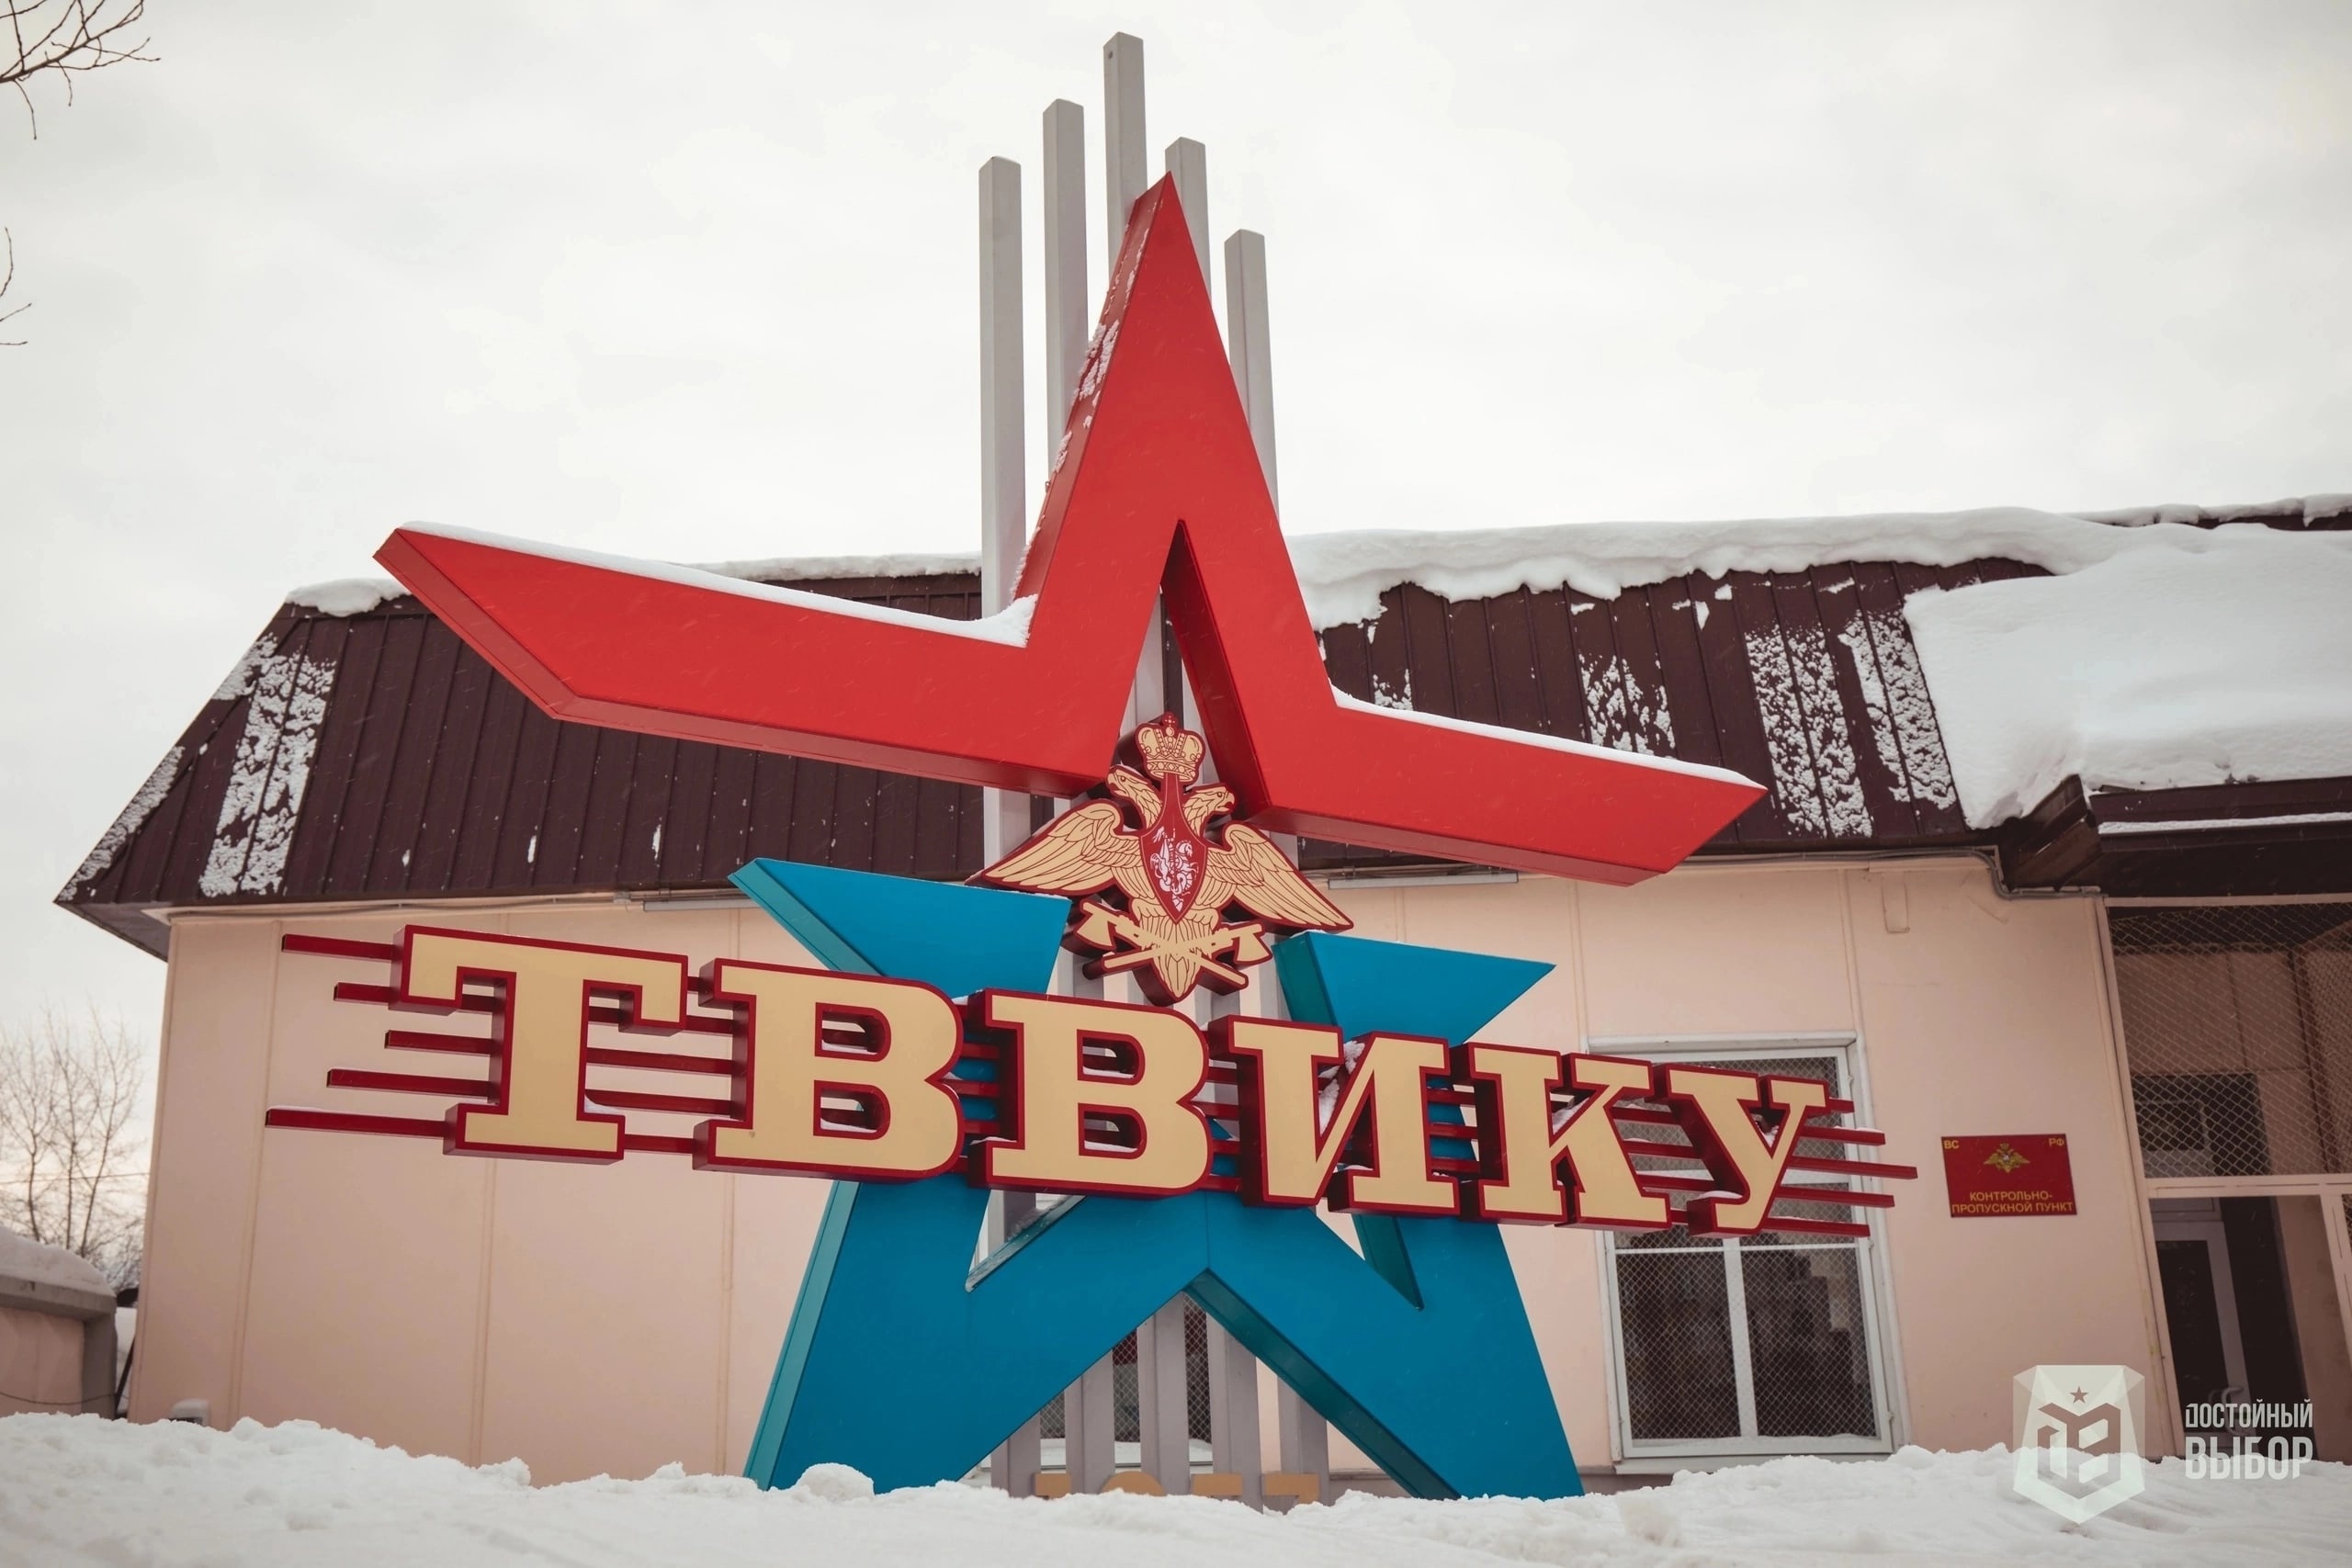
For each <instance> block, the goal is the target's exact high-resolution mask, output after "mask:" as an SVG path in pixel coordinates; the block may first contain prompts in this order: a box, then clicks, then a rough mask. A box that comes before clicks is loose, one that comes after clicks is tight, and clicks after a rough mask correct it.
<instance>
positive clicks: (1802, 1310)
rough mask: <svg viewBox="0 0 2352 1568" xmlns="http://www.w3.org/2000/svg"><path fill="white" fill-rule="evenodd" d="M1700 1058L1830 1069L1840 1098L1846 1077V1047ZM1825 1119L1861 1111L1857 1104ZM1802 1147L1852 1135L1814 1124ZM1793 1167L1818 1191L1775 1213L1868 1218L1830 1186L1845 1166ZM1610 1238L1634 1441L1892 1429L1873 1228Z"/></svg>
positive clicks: (1729, 1443)
mask: <svg viewBox="0 0 2352 1568" xmlns="http://www.w3.org/2000/svg"><path fill="white" fill-rule="evenodd" d="M1675 1060H1676V1061H1677V1062H1678V1063H1687V1062H1689V1059H1688V1058H1683V1057H1676V1058H1675ZM1689 1065H1694V1066H1713V1067H1724V1068H1728V1069H1731V1070H1734V1071H1737V1072H1743V1073H1755V1074H1775V1075H1779V1076H1781V1077H1811V1078H1820V1079H1822V1080H1824V1081H1825V1082H1826V1083H1827V1084H1828V1085H1829V1091H1830V1094H1831V1096H1832V1097H1833V1098H1834V1099H1840V1100H1842V1099H1844V1098H1845V1097H1846V1094H1847V1092H1848V1086H1847V1082H1846V1074H1845V1064H1844V1060H1843V1057H1842V1055H1839V1054H1838V1053H1835V1052H1825V1053H1822V1054H1818V1055H1815V1054H1811V1053H1805V1054H1797V1053H1790V1054H1787V1055H1770V1056H1767V1055H1739V1056H1728V1055H1727V1056H1723V1057H1710V1058H1708V1059H1706V1060H1704V1061H1702V1062H1695V1063H1690V1064H1689ZM1663 1109H1664V1108H1663V1107H1658V1108H1657V1110H1661V1111H1662V1110H1663ZM1823 1120H1826V1121H1828V1122H1831V1123H1832V1124H1835V1125H1840V1126H1844V1125H1850V1124H1851V1122H1852V1118H1851V1117H1850V1116H1846V1115H1840V1116H1837V1117H1835V1118H1825V1119H1823ZM1642 1136H1643V1137H1644V1138H1645V1139H1646V1140H1650V1141H1653V1142H1655V1143H1657V1144H1679V1143H1684V1142H1685V1140H1684V1139H1683V1137H1682V1134H1681V1133H1680V1131H1679V1129H1677V1128H1672V1127H1668V1126H1667V1125H1665V1124H1663V1123H1662V1122H1657V1123H1649V1124H1645V1125H1644V1127H1643V1129H1642ZM1798 1152H1799V1155H1800V1156H1801V1157H1816V1158H1825V1159H1827V1158H1837V1157H1839V1156H1850V1155H1851V1152H1852V1151H1851V1150H1850V1149H1849V1147H1848V1146H1847V1145H1843V1144H1840V1143H1837V1142H1834V1141H1831V1140H1827V1139H1806V1140H1804V1141H1803V1142H1801V1143H1800V1144H1799V1145H1798ZM1635 1163H1636V1165H1637V1166H1638V1167H1639V1168H1643V1169H1645V1170H1663V1169H1669V1168H1675V1167H1676V1165H1677V1164H1678V1163H1679V1162H1676V1161H1673V1160H1671V1159H1670V1158H1668V1156H1662V1155H1637V1156H1635ZM1792 1179H1793V1180H1796V1181H1800V1182H1802V1183H1803V1184H1804V1185H1805V1186H1807V1187H1808V1188H1812V1189H1815V1190H1818V1191H1819V1192H1820V1193H1821V1194H1822V1197H1821V1199H1819V1200H1817V1201H1816V1200H1814V1199H1809V1198H1808V1199H1792V1200H1785V1201H1781V1202H1780V1203H1777V1204H1775V1205H1774V1208H1773V1217H1774V1218H1776V1219H1786V1220H1800V1221H1811V1220H1827V1221H1852V1220H1856V1219H1859V1218H1860V1216H1861V1211H1860V1210H1857V1209H1855V1208H1854V1207H1853V1206H1852V1205H1851V1204H1849V1203H1844V1202H1839V1201H1836V1198H1835V1195H1836V1194H1837V1193H1838V1192H1840V1191H1842V1190H1848V1189H1849V1185H1850V1182H1849V1179H1847V1178H1842V1177H1825V1176H1815V1177H1812V1178H1806V1177H1804V1176H1802V1175H1798V1176H1795V1177H1793V1178H1792ZM1609 1245H1610V1252H1611V1271H1612V1280H1611V1282H1612V1284H1613V1285H1614V1287H1615V1296H1616V1306H1617V1314H1618V1315H1617V1323H1618V1336H1619V1343H1620V1349H1621V1353H1622V1356H1623V1380H1624V1381H1623V1393H1624V1412H1623V1415H1624V1422H1625V1435H1626V1438H1627V1440H1628V1448H1629V1450H1630V1451H1633V1452H1637V1453H1638V1452H1641V1451H1644V1450H1650V1451H1666V1450H1677V1451H1699V1450H1710V1451H1718V1452H1741V1451H1751V1452H1771V1451H1788V1450H1808V1449H1840V1448H1842V1449H1849V1450H1855V1449H1861V1450H1868V1449H1873V1448H1883V1446H1884V1445H1885V1438H1886V1433H1885V1421H1884V1417H1883V1413H1882V1401H1881V1399H1880V1397H1879V1390H1880V1386H1881V1378H1880V1372H1879V1370H1878V1366H1877V1360H1876V1346H1875V1345H1874V1343H1873V1339H1872V1330H1871V1323H1872V1320H1873V1314H1872V1307H1871V1280H1870V1269H1869V1262H1868V1259H1869V1250H1868V1249H1869V1246H1870V1242H1869V1239H1868V1238H1867V1237H1864V1236H1845V1235H1816V1234H1814V1233H1812V1232H1809V1231H1801V1230H1768V1231H1764V1232H1762V1233H1759V1234H1758V1235H1752V1236H1737V1237H1721V1236H1694V1235H1691V1233H1690V1232H1689V1231H1688V1230H1686V1229H1684V1228H1683V1227H1682V1226H1680V1225H1676V1226H1675V1227H1674V1228H1673V1229H1671V1230H1667V1231H1658V1232H1654V1233H1649V1234H1644V1235H1623V1236H1618V1237H1615V1238H1613V1239H1612V1240H1611V1243H1610V1244H1609Z"/></svg>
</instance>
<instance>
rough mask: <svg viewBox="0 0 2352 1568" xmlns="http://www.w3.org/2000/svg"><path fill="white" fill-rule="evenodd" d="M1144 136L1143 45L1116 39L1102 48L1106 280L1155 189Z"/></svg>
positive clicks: (1122, 35)
mask: <svg viewBox="0 0 2352 1568" xmlns="http://www.w3.org/2000/svg"><path fill="white" fill-rule="evenodd" d="M1147 160H1148V153H1147V152H1145V150H1144V130H1143V39H1139V38H1136V37H1134V36H1132V35H1130V34H1127V33H1113V34H1112V35H1111V40H1110V41H1109V42H1108V43H1106V44H1104V45H1103V232H1104V233H1105V234H1106V235H1107V236H1108V237H1109V245H1110V248H1109V249H1108V250H1106V251H1105V252H1104V253H1103V275H1104V276H1106V277H1107V276H1110V275H1111V274H1112V273H1114V272H1115V271H1116V270H1117V269H1118V265H1119V242H1120V241H1122V240H1124V239H1125V238H1126V235H1127V214H1128V212H1129V211H1130V210H1131V209H1133V208H1134V207H1135V204H1136V198H1137V197H1140V196H1142V195H1143V192H1144V186H1146V185H1147V184H1148V183H1149V175H1148V174H1147V173H1146V171H1147V169H1148V166H1149V165H1148V162H1147Z"/></svg>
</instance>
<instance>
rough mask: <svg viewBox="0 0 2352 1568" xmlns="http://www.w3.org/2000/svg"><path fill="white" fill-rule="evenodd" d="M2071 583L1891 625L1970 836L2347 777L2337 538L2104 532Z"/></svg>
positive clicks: (2034, 584)
mask: <svg viewBox="0 0 2352 1568" xmlns="http://www.w3.org/2000/svg"><path fill="white" fill-rule="evenodd" d="M2115 532H2116V533H2117V534H2118V536H2120V537H2122V538H2125V539H2130V540H2133V541H2137V542H2136V543H2135V544H2134V546H2133V547H2131V548H2128V549H2123V550H2119V551H2117V552H2114V553H2113V554H2111V555H2109V557H2108V558H2106V559H2104V560H2101V561H2098V562H2095V563H2092V564H2089V565H2086V566H2084V567H2081V568H2079V569H2077V570H2074V571H2072V572H2070V573H2068V574H2067V575H2064V576H2059V577H2045V578H2023V579H2019V580H2017V581H2009V582H1985V583H1978V584H1977V585H1975V586H1974V587H1971V588H1963V589H1960V590H1958V591H1956V592H1950V593H1936V592H1926V593H1918V594H1915V595H1913V596H1912V598H1911V599H1910V601H1909V603H1908V604H1906V605H1905V616H1906V618H1907V619H1908V620H1909V622H1910V626H1911V636H1912V640H1913V641H1914V643H1916V644H1917V648H1918V652H1919V662H1920V666H1921V668H1922V669H1923V670H1924V671H1926V673H1927V678H1928V691H1929V692H1930V694H1932V695H1933V697H1934V700H1935V705H1936V717H1937V720H1938V722H1939V724H1940V726H1941V727H1942V730H1943V738H1944V746H1945V750H1946V751H1947V752H1948V753H1949V754H1950V756H1951V771H1952V782H1953V784H1955V785H1956V786H1957V788H1958V790H1959V793H1960V803H1961V807H1962V809H1963V810H1964V811H1965V812H1966V813H1967V816H1968V820H1969V822H1970V823H1971V824H1973V826H1976V827H1980V828H1982V827H1988V826H1990V825H1992V824H1993V823H1996V822H1999V821H2002V820H2004V819H2006V818H2011V817H2017V816H2020V815H2022V814H2023V813H2025V812H2027V811H2029V810H2030V809H2032V807H2034V806H2035V805H2036V804H2037V803H2038V802H2040V801H2041V799H2042V797H2043V796H2045V795H2048V794H2049V793H2050V792H2051V791H2052V789H2054V788H2056V787H2057V786H2058V785H2059V784H2061V783H2063V782H2064V780H2065V779H2066V778H2067V777H2068V776H2070V775H2077V774H2078V775H2080V776H2081V778H2082V781H2083V785H2084V787H2085V788H2086V789H2098V788H2101V787H2105V786H2112V787H2117V788H2126V789H2173V788H2180V787H2184V786H2188V785H2194V784H2222V783H2226V782H2230V781H2233V780H2249V779H2292V778H2325V777H2330V776H2334V775H2336V774H2345V773H2352V534H2341V533H2324V534H2296V533H2282V532H2279V531H2278V530H2275V529H2269V528H2262V527H2256V526H2249V525H2235V526H2229V527H2222V528H2214V529H2210V530H2207V529H2194V528H2186V529H2171V528H2161V527H2160V528H2149V529H2142V530H2136V531H2131V532H2125V531H2122V530H2116V531H2115Z"/></svg>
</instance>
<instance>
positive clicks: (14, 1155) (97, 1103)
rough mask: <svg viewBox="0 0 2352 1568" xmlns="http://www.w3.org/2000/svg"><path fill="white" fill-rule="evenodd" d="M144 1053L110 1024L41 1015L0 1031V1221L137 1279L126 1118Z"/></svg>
mask: <svg viewBox="0 0 2352 1568" xmlns="http://www.w3.org/2000/svg"><path fill="white" fill-rule="evenodd" d="M145 1080H146V1055H145V1053H144V1052H143V1051H142V1050H141V1048H140V1045H139V1043H138V1041H137V1040H135V1039H134V1038H133V1037H132V1036H131V1034H130V1031H129V1030H127V1029H126V1028H124V1027H123V1025H122V1022H121V1021H119V1019H110V1018H107V1016H105V1015H104V1014H102V1013H100V1012H98V1011H97V1010H96V1009H93V1010H91V1011H90V1012H89V1013H88V1014H87V1015H86V1016H85V1017H82V1018H73V1017H68V1016H66V1015H64V1014H62V1013H58V1012H55V1011H46V1012H43V1013H41V1014H40V1016H39V1017H37V1018H35V1019H34V1020H33V1021H31V1022H29V1023H27V1024H21V1025H14V1026H6V1027H0V1172H5V1173H6V1177H5V1179H6V1186H5V1187H0V1224H5V1225H6V1226H8V1227H10V1228H12V1229H14V1230H17V1231H20V1232H22V1233H23V1234H24V1235H28V1236H30V1237H32V1238H33V1239H34V1240H35V1241H40V1242H47V1243H49V1244H50V1245H51V1246H52V1247H63V1248H65V1249H66V1250H67V1251H69V1252H73V1253H77V1254H79V1255H80V1256H82V1257H84V1258H88V1259H89V1260H90V1261H91V1262H92V1263H95V1264H96V1265H97V1267H98V1268H99V1269H102V1270H103V1271H104V1272H105V1273H106V1274H107V1277H108V1278H109V1279H111V1280H114V1281H115V1283H116V1285H117V1286H122V1285H127V1284H130V1283H132V1282H133V1281H135V1280H137V1279H138V1277H139V1259H140V1253H141V1228H142V1224H143V1218H144V1213H143V1211H144V1206H145V1205H144V1192H143V1190H142V1189H141V1185H140V1182H141V1178H142V1177H143V1176H144V1174H145V1173H144V1172H143V1171H140V1170H136V1169H127V1168H126V1166H127V1165H128V1164H129V1161H130V1156H131V1155H132V1154H134V1153H136V1152H137V1149H138V1146H139V1145H138V1137H137V1132H136V1129H135V1128H134V1127H133V1125H132V1118H133V1115H134V1113H135V1112H136V1111H137V1109H138V1105H139V1096H140V1090H141V1088H143V1087H144V1084H145Z"/></svg>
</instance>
